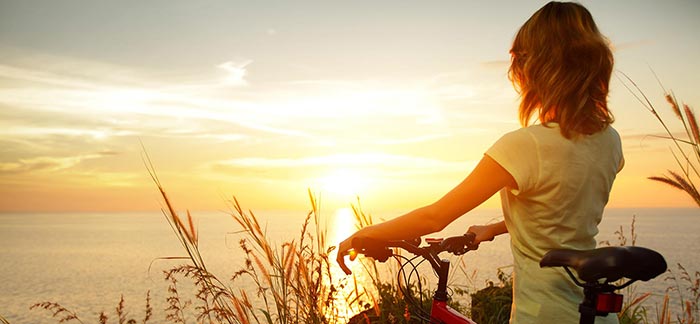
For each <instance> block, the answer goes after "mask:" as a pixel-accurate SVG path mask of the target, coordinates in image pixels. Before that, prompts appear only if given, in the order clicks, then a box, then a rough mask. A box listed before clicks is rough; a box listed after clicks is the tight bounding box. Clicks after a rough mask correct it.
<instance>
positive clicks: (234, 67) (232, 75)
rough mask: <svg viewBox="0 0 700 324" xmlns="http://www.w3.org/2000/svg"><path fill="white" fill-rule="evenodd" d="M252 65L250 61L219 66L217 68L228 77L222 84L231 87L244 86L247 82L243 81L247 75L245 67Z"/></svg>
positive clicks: (230, 62)
mask: <svg viewBox="0 0 700 324" xmlns="http://www.w3.org/2000/svg"><path fill="white" fill-rule="evenodd" d="M251 63H253V61H251V60H245V61H242V62H234V61H227V62H224V63H221V64H219V65H218V66H217V67H218V68H220V69H222V70H224V71H226V72H227V73H228V75H227V76H226V78H224V83H225V84H227V85H231V86H246V85H248V81H247V80H246V79H245V77H246V75H247V74H248V70H247V69H246V67H247V66H248V65H250V64H251Z"/></svg>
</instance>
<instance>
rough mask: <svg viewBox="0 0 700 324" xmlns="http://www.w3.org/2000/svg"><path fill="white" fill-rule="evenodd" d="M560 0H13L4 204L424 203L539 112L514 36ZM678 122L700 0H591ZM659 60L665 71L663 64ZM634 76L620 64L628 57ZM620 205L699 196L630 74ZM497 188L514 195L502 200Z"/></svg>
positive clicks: (2, 73) (1, 165) (1, 152)
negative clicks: (665, 176) (312, 199)
mask: <svg viewBox="0 0 700 324" xmlns="http://www.w3.org/2000/svg"><path fill="white" fill-rule="evenodd" d="M544 3H546V2H545V1H515V0H513V1H488V2H486V1H231V0H226V1H170V0H168V1H165V0H163V1H74V0H62V1H34V0H18V1H8V0H0V211H78V210H85V211H102V210H104V211H111V210H155V209H157V208H159V205H158V196H157V193H158V192H157V190H156V188H155V186H154V184H153V182H152V181H151V180H150V178H149V176H148V172H147V171H146V168H145V167H144V163H143V159H142V147H141V144H140V142H142V143H143V145H144V146H145V148H146V150H147V152H148V154H149V155H150V157H151V159H152V162H153V164H154V166H155V168H156V171H157V172H158V174H159V177H160V179H161V181H162V183H163V185H164V186H165V189H166V190H167V191H168V192H169V193H170V195H171V198H173V200H174V201H175V203H176V205H177V206H178V207H181V208H190V209H194V210H202V209H223V208H225V206H226V204H225V202H224V201H225V200H226V199H228V198H230V197H231V196H234V195H235V196H236V197H237V198H238V200H239V201H240V202H241V203H242V204H243V205H244V206H245V207H247V208H252V209H293V210H299V209H301V210H304V209H306V208H308V206H309V204H308V198H307V188H311V189H312V190H313V191H314V192H316V193H320V195H321V197H322V203H323V204H325V205H326V206H329V208H335V207H334V206H336V205H338V206H340V205H347V204H348V203H350V202H353V201H354V198H353V197H355V196H356V195H359V196H360V198H361V199H362V201H363V205H365V206H368V207H369V209H372V210H380V209H391V210H395V209H408V208H413V207H419V206H420V204H424V203H430V202H432V201H434V200H435V199H437V198H439V197H440V196H441V195H442V194H444V193H445V192H446V191H447V190H449V189H451V188H452V187H453V186H454V185H456V184H457V183H459V182H460V181H461V180H462V179H463V178H464V177H465V176H466V175H467V174H468V173H469V171H470V170H471V169H472V168H473V167H474V165H475V163H476V161H478V160H479V159H480V158H481V156H482V154H483V152H484V151H485V150H486V149H487V148H488V147H489V146H490V145H491V144H492V143H493V142H494V141H495V140H496V139H498V137H499V136H500V135H501V134H503V133H505V132H507V131H511V130H514V129H517V128H518V127H519V124H518V123H517V112H516V109H517V99H518V97H517V93H516V92H515V91H514V90H513V87H512V85H511V84H510V82H509V81H508V78H507V75H506V72H507V69H508V63H509V54H508V50H509V49H510V45H511V42H512V40H513V37H514V35H515V33H516V31H517V30H518V28H519V27H520V26H521V25H522V24H523V23H524V22H525V20H527V18H528V17H529V16H530V15H531V14H532V13H533V12H535V11H536V10H537V9H538V8H540V7H541V6H542V5H543V4H544ZM581 3H582V4H584V5H585V6H586V7H587V8H588V9H589V10H590V11H591V13H592V14H593V16H594V17H595V19H596V21H597V23H598V26H599V27H600V29H601V31H602V32H603V33H604V34H606V35H607V36H608V37H609V39H610V41H611V42H612V44H613V46H614V51H615V57H616V69H617V70H618V71H620V72H623V73H625V74H626V75H628V76H629V77H630V78H632V79H633V80H634V81H635V82H636V83H637V84H638V85H639V86H640V87H641V88H642V89H643V90H644V92H645V93H646V94H647V95H648V96H649V97H650V99H651V100H652V102H653V103H654V104H655V105H656V106H657V108H659V110H661V112H662V113H663V116H664V117H665V118H666V120H667V121H668V122H669V125H671V128H672V129H673V130H674V131H680V130H681V129H682V126H680V124H679V123H677V120H676V119H674V117H673V114H672V113H671V112H670V110H669V109H668V106H667V105H666V104H665V101H664V99H663V90H662V88H661V86H660V85H659V83H658V82H657V81H656V80H655V78H654V72H655V73H656V74H657V75H658V78H659V79H660V80H661V82H663V86H664V87H666V88H667V89H671V90H673V92H674V93H675V95H676V96H677V97H678V98H679V100H681V101H682V102H685V103H688V104H689V105H690V106H691V107H695V108H698V107H700V106H698V105H700V91H699V90H698V89H699V87H700V63H699V62H698V58H699V57H700V36H698V31H700V19H698V18H699V17H700V1H644V0H618V1H607V0H599V1H582V2H581ZM652 70H653V72H652ZM618 75H619V74H618ZM609 99H610V107H611V109H612V111H613V113H614V114H615V117H616V119H617V121H616V123H615V124H614V126H615V127H616V129H617V130H618V131H619V132H620V134H621V135H622V138H623V146H624V151H625V156H626V160H627V164H626V167H625V169H624V170H623V171H622V173H620V175H619V176H618V180H617V182H616V184H615V187H614V189H613V194H612V197H611V201H610V206H612V207H653V206H674V207H675V206H678V207H681V206H692V201H691V200H690V199H689V198H686V196H685V195H684V194H682V193H680V192H679V191H676V190H674V189H672V188H668V187H667V186H665V185H662V184H658V183H655V182H651V181H650V180H647V179H646V177H648V176H651V175H659V174H661V173H663V172H665V170H666V169H674V170H676V169H677V167H676V166H675V161H674V160H673V157H672V155H671V151H670V145H669V143H668V142H667V141H664V140H659V139H656V138H654V137H650V136H649V135H654V134H660V133H661V132H662V128H661V126H660V125H659V124H658V122H656V121H655V120H654V119H653V117H652V115H651V114H650V113H649V112H647V111H646V110H645V108H644V107H643V106H642V105H641V104H640V103H639V102H638V101H636V100H635V98H634V97H633V96H632V94H631V93H630V91H628V90H627V89H626V88H625V87H624V86H623V84H622V82H621V81H620V79H619V77H618V76H614V77H613V81H612V84H611V93H610V98H609ZM487 206H491V207H495V206H497V201H495V200H492V201H490V202H488V204H487Z"/></svg>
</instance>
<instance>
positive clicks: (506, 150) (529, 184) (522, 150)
mask: <svg viewBox="0 0 700 324" xmlns="http://www.w3.org/2000/svg"><path fill="white" fill-rule="evenodd" d="M485 154H486V155H488V156H489V157H491V158H492V159H493V160H494V161H496V163H498V164H499V165H500V166H502V167H503V168H504V169H506V171H508V173H510V175H511V176H512V177H513V179H514V180H515V183H517V184H518V190H514V191H513V193H514V194H519V193H522V192H527V191H528V190H529V189H531V188H533V187H534V186H535V184H536V183H537V179H538V176H539V161H538V151H537V145H536V142H535V140H534V138H533V137H532V135H531V134H530V133H529V132H527V130H526V129H520V130H517V131H514V132H510V133H507V134H505V135H503V137H501V138H500V139H499V140H498V141H496V143H494V144H493V145H492V146H491V148H489V149H488V150H487V151H486V153H485Z"/></svg>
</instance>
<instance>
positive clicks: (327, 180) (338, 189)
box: [319, 169, 369, 201]
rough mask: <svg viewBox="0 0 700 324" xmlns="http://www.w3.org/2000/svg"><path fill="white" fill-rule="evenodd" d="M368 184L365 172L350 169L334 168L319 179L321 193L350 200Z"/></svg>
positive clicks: (359, 193)
mask: <svg viewBox="0 0 700 324" xmlns="http://www.w3.org/2000/svg"><path fill="white" fill-rule="evenodd" d="M368 184H369V180H368V178H367V176H366V174H363V173H361V172H359V171H357V170H352V169H336V170H334V171H332V172H331V173H330V174H328V175H327V176H325V177H323V178H321V179H319V185H320V187H321V190H322V192H323V193H325V194H328V195H330V196H331V198H335V199H344V200H347V201H351V200H352V199H353V198H354V197H357V196H359V195H361V193H363V192H364V191H365V190H366V189H367V187H368Z"/></svg>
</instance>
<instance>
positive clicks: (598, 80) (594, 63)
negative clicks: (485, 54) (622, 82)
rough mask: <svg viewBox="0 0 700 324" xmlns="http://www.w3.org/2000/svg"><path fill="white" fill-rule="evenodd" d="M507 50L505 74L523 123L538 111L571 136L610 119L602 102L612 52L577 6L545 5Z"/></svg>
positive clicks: (545, 121)
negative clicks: (517, 100) (508, 60)
mask: <svg viewBox="0 0 700 324" xmlns="http://www.w3.org/2000/svg"><path fill="white" fill-rule="evenodd" d="M510 53H511V65H510V69H509V71H508V76H509V78H510V80H511V82H512V83H513V85H514V86H515V88H516V90H517V91H518V92H519V93H520V96H521V98H520V99H521V101H520V108H519V118H520V123H521V124H522V125H523V126H527V125H529V124H530V121H531V119H532V117H533V115H535V114H537V117H538V119H539V121H540V123H542V124H543V125H545V126H546V125H547V124H548V123H558V124H559V128H560V131H561V134H562V135H563V136H564V137H566V138H569V139H570V138H575V137H577V136H579V135H581V134H593V133H596V132H599V131H601V130H603V129H605V128H606V127H607V126H608V125H609V124H611V123H612V122H613V121H614V118H613V115H612V113H611V112H610V111H609V110H608V104H607V96H608V87H609V83H610V75H611V73H612V68H613V55H612V51H611V50H610V46H609V42H608V40H607V39H606V38H605V36H603V35H602V34H601V33H600V31H598V27H597V26H596V24H595V22H594V21H593V17H592V16H591V13H590V12H589V11H588V10H587V9H586V8H585V7H583V6H582V5H580V4H578V3H572V2H565V3H562V2H550V3H548V4H546V5H545V6H544V7H542V8H541V9H540V10H538V11H537V12H535V13H534V14H533V15H532V17H530V19H529V20H528V21H527V22H525V24H524V25H523V26H522V27H521V28H520V30H519V31H518V34H517V35H516V36H515V40H514V41H513V47H512V48H511V50H510Z"/></svg>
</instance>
